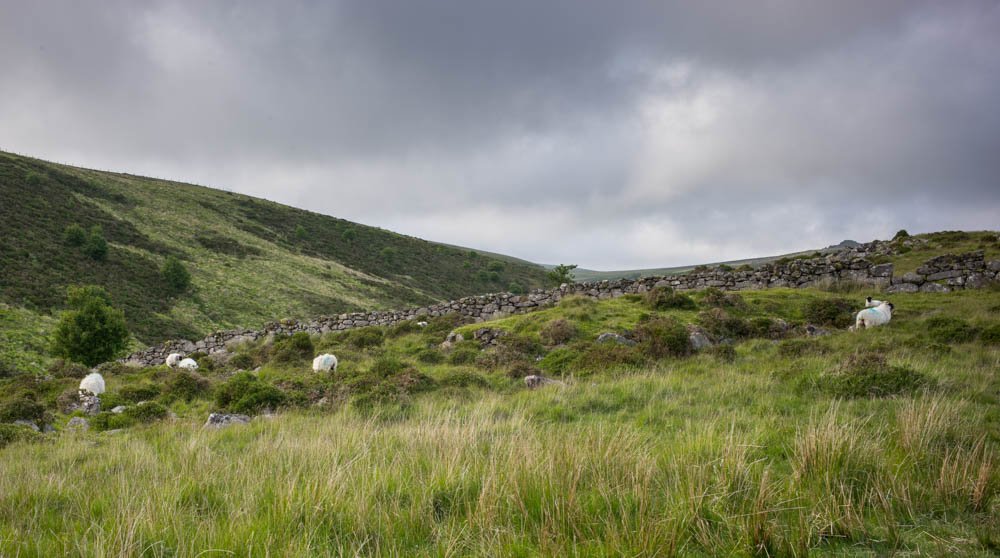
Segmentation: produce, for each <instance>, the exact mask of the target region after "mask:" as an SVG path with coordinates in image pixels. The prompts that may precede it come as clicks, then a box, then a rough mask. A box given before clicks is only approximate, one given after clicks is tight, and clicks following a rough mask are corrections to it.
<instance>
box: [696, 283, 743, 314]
mask: <svg viewBox="0 0 1000 558" xmlns="http://www.w3.org/2000/svg"><path fill="white" fill-rule="evenodd" d="M701 302H702V304H704V305H705V306H708V307H710V308H736V309H745V308H746V307H747V303H746V302H745V301H744V300H743V297H742V296H740V295H739V293H727V292H725V291H723V290H721V289H717V288H715V287H709V288H707V289H705V290H704V291H703V292H702V298H701Z"/></svg>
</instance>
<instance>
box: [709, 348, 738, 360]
mask: <svg viewBox="0 0 1000 558" xmlns="http://www.w3.org/2000/svg"><path fill="white" fill-rule="evenodd" d="M708 354H710V355H712V356H713V357H715V359H716V360H718V361H720V362H735V361H736V347H733V346H732V345H730V344H729V343H721V344H719V345H713V346H711V347H709V349H708Z"/></svg>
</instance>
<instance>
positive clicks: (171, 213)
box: [0, 152, 545, 343]
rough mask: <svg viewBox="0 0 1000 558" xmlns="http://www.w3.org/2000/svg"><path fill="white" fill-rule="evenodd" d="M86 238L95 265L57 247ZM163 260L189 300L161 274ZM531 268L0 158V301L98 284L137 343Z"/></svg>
mask: <svg viewBox="0 0 1000 558" xmlns="http://www.w3.org/2000/svg"><path fill="white" fill-rule="evenodd" d="M72 225H78V226H79V227H82V228H83V229H84V230H86V231H89V230H90V229H91V228H92V227H94V226H99V227H100V228H101V229H102V231H103V236H104V237H105V238H106V239H107V241H108V243H109V250H108V252H107V256H106V258H105V259H104V260H103V261H98V260H95V259H92V258H91V257H89V256H88V255H87V254H86V253H85V250H84V249H83V248H81V247H78V246H72V245H70V244H69V243H67V242H66V239H65V238H64V236H65V235H66V231H67V228H68V227H70V226H72ZM168 256H175V257H177V258H179V259H180V260H181V262H182V263H183V264H184V266H185V267H186V268H187V269H188V270H189V271H190V272H191V275H192V287H191V289H190V290H189V291H188V292H185V293H180V294H174V293H172V292H171V289H170V287H169V285H168V284H167V282H166V280H165V279H164V278H163V277H162V275H161V273H160V269H161V267H162V265H163V263H164V261H165V259H166V258H167V257H168ZM544 282H545V270H544V269H543V268H541V267H540V266H537V265H534V264H531V263H528V262H524V261H522V260H516V259H514V258H507V257H500V256H497V255H493V254H488V253H485V252H476V251H473V250H470V249H468V248H459V247H455V246H447V245H443V244H439V243H434V242H428V241H425V240H421V239H418V238H413V237H409V236H404V235H400V234H396V233H393V232H390V231H386V230H382V229H379V228H375V227H370V226H365V225H360V224H357V223H352V222H350V221H345V220H343V219H337V218H334V217H330V216H327V215H321V214H318V213H313V212H310V211H305V210H301V209H296V208H293V207H288V206H285V205H281V204H278V203H274V202H270V201H266V200H263V199H258V198H253V197H250V196H245V195H241V194H235V193H232V192H226V191H221V190H214V189H211V188H206V187H202V186H195V185H191V184H182V183H178V182H171V181H167V180H157V179H151V178H143V177H139V176H133V175H128V174H119V173H112V172H103V171H94V170H87V169H81V168H75V167H70V166H65V165H58V164H54V163H49V162H45V161H41V160H37V159H32V158H29V157H23V156H19V155H14V154H10V153H3V152H0V302H2V303H8V304H9V305H11V306H13V307H22V308H26V309H29V310H31V311H33V312H37V313H42V314H46V313H51V311H53V310H55V309H58V308H59V307H60V305H61V304H62V303H63V297H64V294H65V287H66V286H67V285H70V284H83V283H86V284H97V285H102V286H104V287H105V288H107V290H108V291H109V292H110V293H111V295H112V297H113V299H114V302H115V303H116V304H117V305H118V306H120V307H122V308H123V309H124V310H125V313H126V318H127V319H128V321H129V325H130V328H131V330H132V331H133V333H134V334H135V335H136V336H137V338H138V339H140V340H141V341H143V342H146V343H151V342H155V341H159V340H163V339H166V338H177V337H186V338H198V337H200V336H201V335H203V334H205V333H208V332H210V331H212V330H215V329H220V328H232V327H250V326H257V325H260V324H262V323H264V322H266V321H269V320H274V319H279V318H284V317H309V316H316V315H323V314H333V313H340V312H347V311H357V310H367V309H386V308H398V307H407V306H414V305H423V304H427V303H431V302H434V301H440V300H448V299H454V298H458V297H461V296H466V295H471V294H477V293H484V292H491V291H501V290H509V289H514V290H519V289H530V288H534V287H540V286H542V285H543V284H544Z"/></svg>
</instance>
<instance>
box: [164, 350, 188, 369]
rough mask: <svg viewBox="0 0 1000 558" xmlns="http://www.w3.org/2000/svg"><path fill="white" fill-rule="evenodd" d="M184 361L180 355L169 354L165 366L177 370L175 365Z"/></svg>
mask: <svg viewBox="0 0 1000 558" xmlns="http://www.w3.org/2000/svg"><path fill="white" fill-rule="evenodd" d="M183 359H184V355H182V354H180V353H170V354H169V355H167V360H166V363H167V366H169V367H171V368H177V364H178V363H179V362H180V361H181V360H183Z"/></svg>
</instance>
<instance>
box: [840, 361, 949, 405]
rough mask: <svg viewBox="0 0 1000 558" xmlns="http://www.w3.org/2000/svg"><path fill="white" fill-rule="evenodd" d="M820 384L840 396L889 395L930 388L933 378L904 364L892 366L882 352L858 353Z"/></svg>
mask: <svg viewBox="0 0 1000 558" xmlns="http://www.w3.org/2000/svg"><path fill="white" fill-rule="evenodd" d="M821 385H822V386H824V387H825V388H826V389H827V390H828V391H829V392H831V393H832V394H834V395H836V396H838V397H846V398H859V397H890V396H893V395H900V394H905V393H912V392H914V391H916V390H918V389H921V388H923V387H927V386H929V385H930V380H929V379H928V378H927V377H926V376H925V375H923V374H921V373H919V372H916V371H914V370H912V369H910V368H907V367H905V366H892V365H890V364H889V363H888V361H887V359H886V357H885V355H882V354H880V353H875V352H858V353H854V354H852V355H850V356H848V357H847V359H845V360H844V361H843V362H842V363H841V364H840V366H839V367H837V368H836V369H834V370H832V371H830V372H829V373H827V374H825V375H824V376H823V377H822V382H821Z"/></svg>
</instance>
